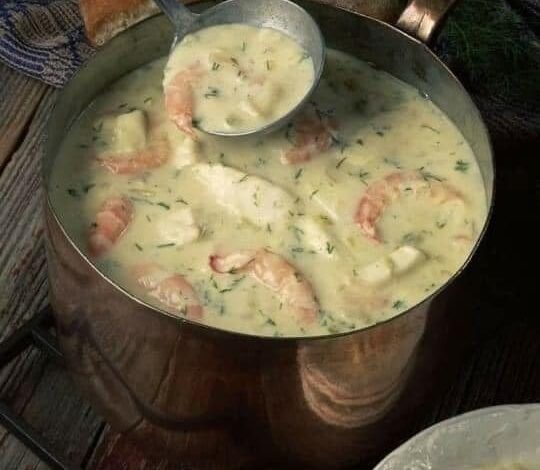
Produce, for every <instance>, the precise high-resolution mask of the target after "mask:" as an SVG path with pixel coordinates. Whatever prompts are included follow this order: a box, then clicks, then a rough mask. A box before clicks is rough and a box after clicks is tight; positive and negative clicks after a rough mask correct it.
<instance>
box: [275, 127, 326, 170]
mask: <svg viewBox="0 0 540 470" xmlns="http://www.w3.org/2000/svg"><path fill="white" fill-rule="evenodd" d="M294 128H295V131H296V135H295V141H294V146H293V147H292V148H291V149H290V150H288V151H287V152H285V154H283V155H282V157H281V161H282V163H284V164H288V165H293V164H297V163H303V162H306V161H308V160H310V159H311V158H312V156H314V155H316V154H317V153H321V152H324V151H325V150H328V149H329V148H330V147H331V146H332V142H333V138H332V132H331V131H333V130H335V129H336V128H337V123H336V122H334V121H331V120H328V119H325V120H323V119H319V118H315V117H303V118H301V119H300V120H299V121H298V122H297V123H296V124H295V125H294Z"/></svg>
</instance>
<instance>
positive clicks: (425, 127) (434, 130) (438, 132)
mask: <svg viewBox="0 0 540 470" xmlns="http://www.w3.org/2000/svg"><path fill="white" fill-rule="evenodd" d="M420 127H422V128H424V129H429V130H430V131H431V132H435V134H440V133H441V131H440V130H439V129H435V128H434V127H431V126H428V125H427V124H422V125H421V126H420Z"/></svg>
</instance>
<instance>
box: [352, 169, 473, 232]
mask: <svg viewBox="0 0 540 470" xmlns="http://www.w3.org/2000/svg"><path fill="white" fill-rule="evenodd" d="M405 188H407V190H409V191H414V193H415V194H420V193H422V192H423V193H425V194H427V195H428V196H429V197H430V198H431V200H432V201H433V202H434V203H435V204H444V203H445V202H447V201H450V200H460V201H463V197H462V195H461V193H460V192H459V191H458V190H456V189H454V188H453V187H452V186H450V185H448V184H446V183H443V182H441V181H427V180H426V178H425V176H424V175H423V174H422V173H421V172H420V171H397V172H393V173H390V174H389V175H387V176H385V177H384V178H383V179H381V180H379V181H377V182H375V183H373V184H371V185H370V186H369V187H368V189H367V190H366V192H365V193H364V195H363V196H362V198H361V199H360V202H359V204H358V208H357V210H356V215H355V222H356V223H357V224H358V225H359V226H360V230H361V231H362V233H363V234H364V235H365V236H366V237H368V238H370V239H372V240H374V241H376V242H381V237H380V234H379V233H378V231H377V227H376V224H377V222H378V220H379V219H380V218H381V216H382V214H383V212H384V210H385V209H386V207H387V206H388V205H390V204H391V203H392V202H393V201H395V200H396V199H397V198H399V196H400V195H401V194H402V193H403V191H405Z"/></svg>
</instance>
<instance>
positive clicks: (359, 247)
mask: <svg viewBox="0 0 540 470" xmlns="http://www.w3.org/2000/svg"><path fill="white" fill-rule="evenodd" d="M164 65H165V62H164V60H158V61H156V62H153V63H151V64H148V65H147V66H145V67H142V68H141V69H139V70H136V71H134V72H132V73H130V74H128V75H126V76H125V77H124V78H122V79H121V80H119V81H118V82H116V83H115V84H113V85H112V86H111V87H110V88H109V89H108V90H106V91H105V92H104V93H103V94H102V95H101V96H99V97H98V98H97V99H96V100H95V101H94V102H93V103H92V105H91V106H90V107H89V108H88V109H87V110H86V111H85V112H84V113H83V114H82V116H81V117H80V118H79V119H78V121H76V123H75V124H74V125H73V127H72V129H71V130H70V132H69V133H68V135H67V136H66V138H65V141H64V142H63V146H62V149H61V152H60V154H59V156H58V160H57V162H56V165H55V168H54V171H53V174H52V176H51V182H50V194H51V200H52V203H53V206H54V208H55V210H56V211H57V213H58V214H59V216H60V219H61V221H62V223H63V224H64V226H65V228H66V229H67V231H68V233H70V234H71V236H72V237H73V239H74V240H75V242H76V243H77V245H78V246H79V247H80V248H81V249H82V250H83V251H84V252H86V253H87V254H88V255H89V257H90V258H91V259H92V260H93V261H94V263H95V264H96V265H97V267H98V268H99V269H100V270H101V271H102V272H104V273H105V274H106V275H107V276H109V277H110V278H111V279H113V280H114V281H116V282H117V283H118V284H120V285H121V286H123V287H124V288H126V289H127V290H129V291H130V292H132V293H133V294H135V295H137V296H138V297H140V298H141V299H143V300H144V301H147V302H149V303H151V304H153V305H156V306H158V307H160V308H161V309H163V310H166V311H168V312H170V313H171V314H173V315H177V316H182V317H187V318H189V319H192V320H194V321H198V322H201V323H205V324H208V325H213V326H215V327H218V328H222V329H226V330H234V331H240V332H246V333H250V334H258V335H268V336H297V335H324V334H331V333H336V332H345V331H350V330H354V329H359V328H363V327H366V326H368V325H372V324H374V323H376V322H379V321H382V320H385V319H388V318H391V317H392V316H395V315H396V314H399V313H400V312H402V311H403V310H405V309H407V308H409V307H411V306H413V305H415V304H416V303H418V302H419V301H421V300H422V299H424V298H425V297H426V296H428V295H430V294H431V293H432V292H433V291H434V290H435V289H437V288H438V287H439V286H441V285H442V284H443V283H444V282H446V281H447V280H448V278H449V277H450V276H452V274H453V273H454V272H455V271H456V270H457V269H458V268H459V267H460V266H461V265H462V263H463V262H464V261H465V259H466V257H467V256H468V255H469V253H470V250H471V248H472V247H473V245H474V243H475V241H476V239H477V236H478V234H479V231H480V230H481V228H482V226H483V224H484V222H485V218H486V199H485V191H484V188H483V183H482V179H481V175H480V172H479V168H478V166H477V163H476V161H475V157H474V155H473V153H472V151H471V149H470V148H469V146H468V144H467V143H466V142H465V140H464V139H463V136H462V135H461V134H460V133H459V131H458V130H457V128H456V127H455V126H454V125H453V124H452V122H450V120H449V119H448V118H447V117H446V116H445V115H444V114H443V113H442V112H441V111H440V110H439V109H438V108H437V107H435V106H434V105H433V103H432V102H431V101H429V99H426V97H425V96H422V94H421V93H419V92H418V91H417V90H416V89H413V88H412V87H410V86H409V85H407V84H404V83H403V82H401V81H399V80H397V79H396V78H394V77H392V76H390V75H389V74H387V73H385V72H383V71H380V70H376V69H374V68H372V67H371V66H370V65H369V64H367V63H365V62H361V61H359V60H357V59H355V58H353V57H351V56H348V55H345V54H343V53H340V52H337V51H334V50H329V53H328V57H327V64H326V66H325V72H324V75H323V78H322V81H321V83H320V86H319V87H318V89H317V90H316V92H315V94H314V96H313V99H312V101H311V102H310V103H309V104H308V105H307V106H306V107H305V109H304V110H303V112H302V113H301V114H300V115H299V116H297V117H296V118H295V121H294V122H292V123H291V124H290V125H289V126H287V127H286V128H284V129H281V130H279V131H276V132H275V133H273V134H270V135H266V136H263V137H257V136H248V137H241V138H226V137H217V136H211V135H208V134H205V133H202V132H199V131H197V130H196V131H195V133H194V135H193V136H191V135H190V134H188V133H185V132H182V131H181V130H179V129H178V128H177V126H176V125H175V124H174V123H173V122H171V120H170V119H169V117H168V116H167V113H166V111H165V106H164V96H163V89H162V85H161V83H162V76H163V68H164Z"/></svg>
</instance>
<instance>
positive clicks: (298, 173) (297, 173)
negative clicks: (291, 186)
mask: <svg viewBox="0 0 540 470" xmlns="http://www.w3.org/2000/svg"><path fill="white" fill-rule="evenodd" d="M303 172H304V169H303V168H299V169H298V171H297V172H296V173H295V174H294V179H295V180H297V179H299V178H300V177H301V176H302V173H303Z"/></svg>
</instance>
